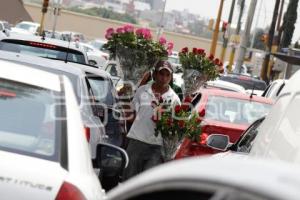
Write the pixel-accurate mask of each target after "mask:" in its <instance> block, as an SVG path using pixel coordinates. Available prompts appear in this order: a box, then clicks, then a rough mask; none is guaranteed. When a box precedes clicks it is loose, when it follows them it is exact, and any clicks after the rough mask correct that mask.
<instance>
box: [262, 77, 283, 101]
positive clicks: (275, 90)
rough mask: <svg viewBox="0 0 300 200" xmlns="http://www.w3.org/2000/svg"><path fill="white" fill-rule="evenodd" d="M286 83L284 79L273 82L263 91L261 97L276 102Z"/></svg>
mask: <svg viewBox="0 0 300 200" xmlns="http://www.w3.org/2000/svg"><path fill="white" fill-rule="evenodd" d="M287 83H288V80H285V79H278V80H275V81H273V82H272V83H271V84H270V85H268V87H267V88H266V89H265V91H264V92H263V94H262V95H261V96H263V97H266V98H271V99H273V100H276V99H277V97H278V96H279V95H280V92H281V91H282V89H283V88H284V86H285V85H286V84H287Z"/></svg>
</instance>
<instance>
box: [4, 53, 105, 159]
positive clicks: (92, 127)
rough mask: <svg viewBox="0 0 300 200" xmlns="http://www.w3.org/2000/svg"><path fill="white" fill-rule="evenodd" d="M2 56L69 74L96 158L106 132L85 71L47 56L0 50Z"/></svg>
mask: <svg viewBox="0 0 300 200" xmlns="http://www.w3.org/2000/svg"><path fill="white" fill-rule="evenodd" d="M0 58H1V59H4V60H9V61H13V62H22V63H26V64H27V65H29V66H31V67H32V68H36V69H40V70H44V71H48V72H51V73H54V74H63V75H65V76H67V77H68V78H69V79H70V80H71V83H72V87H73V89H74V91H75V95H76V99H77V101H78V104H79V110H80V114H81V118H82V121H83V124H84V131H85V133H86V135H87V138H88V140H89V145H90V146H89V147H90V152H91V157H92V159H95V158H96V148H97V144H99V143H100V142H105V138H106V134H105V129H104V125H103V124H102V122H101V121H100V119H99V117H96V116H94V114H93V107H92V104H91V102H90V99H89V87H88V85H87V82H86V79H85V73H84V72H83V71H82V70H80V69H77V68H75V67H70V66H68V65H67V64H66V63H64V62H58V61H54V60H49V59H45V58H39V57H33V56H28V55H22V54H15V53H11V52H5V51H0Z"/></svg>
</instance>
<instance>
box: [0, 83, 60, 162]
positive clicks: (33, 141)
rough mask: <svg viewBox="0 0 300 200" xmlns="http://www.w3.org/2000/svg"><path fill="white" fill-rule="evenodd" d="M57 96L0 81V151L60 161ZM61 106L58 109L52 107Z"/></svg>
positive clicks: (30, 86)
mask: <svg viewBox="0 0 300 200" xmlns="http://www.w3.org/2000/svg"><path fill="white" fill-rule="evenodd" d="M59 95H60V92H58V91H52V90H48V89H44V88H40V87H36V86H32V85H27V84H23V83H19V82H14V81H10V80H6V79H1V78H0V110H1V112H0V150H4V151H9V152H13V153H18V154H23V155H29V156H33V157H38V158H43V159H47V160H53V161H58V159H59V153H58V152H59V149H60V145H59V143H60V142H59V141H60V138H59V136H60V135H61V130H60V127H61V120H56V119H55V117H60V116H61V115H60V113H61V112H62V111H63V110H64V109H65V108H64V106H62V105H61V104H59V100H58V99H59V98H58V97H59ZM55 105H60V106H55Z"/></svg>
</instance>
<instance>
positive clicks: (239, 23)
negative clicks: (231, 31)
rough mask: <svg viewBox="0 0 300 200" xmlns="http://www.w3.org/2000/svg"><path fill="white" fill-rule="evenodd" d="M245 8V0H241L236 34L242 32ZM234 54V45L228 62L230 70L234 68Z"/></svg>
mask: <svg viewBox="0 0 300 200" xmlns="http://www.w3.org/2000/svg"><path fill="white" fill-rule="evenodd" d="M244 8H245V0H241V2H240V14H239V19H238V23H237V27H236V30H235V36H238V35H239V34H240V31H241V26H242V25H241V23H242V17H243V13H244ZM234 55H235V47H232V49H231V53H230V58H229V64H228V66H229V71H231V68H232V64H233V60H234Z"/></svg>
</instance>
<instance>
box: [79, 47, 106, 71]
mask: <svg viewBox="0 0 300 200" xmlns="http://www.w3.org/2000/svg"><path fill="white" fill-rule="evenodd" d="M80 45H81V46H82V47H83V49H84V50H85V52H86V54H87V57H88V60H89V61H88V62H89V64H90V65H94V66H97V67H99V68H103V67H104V66H105V64H106V62H107V61H108V58H109V54H108V53H105V52H103V51H100V50H98V49H96V48H95V47H93V46H92V45H90V44H87V43H80Z"/></svg>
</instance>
